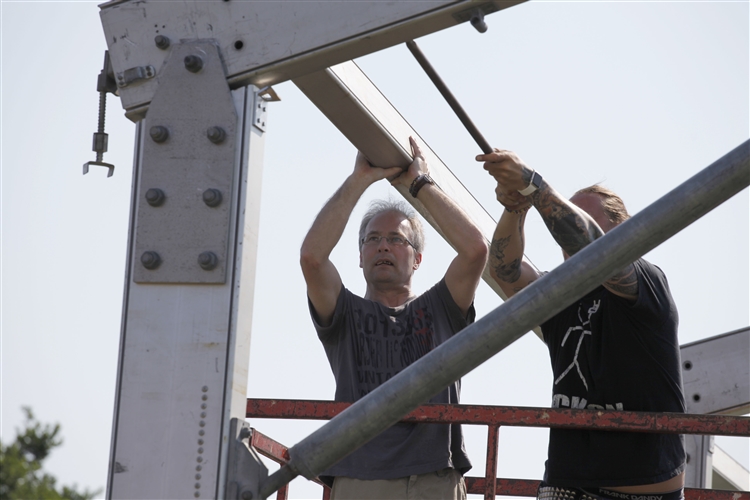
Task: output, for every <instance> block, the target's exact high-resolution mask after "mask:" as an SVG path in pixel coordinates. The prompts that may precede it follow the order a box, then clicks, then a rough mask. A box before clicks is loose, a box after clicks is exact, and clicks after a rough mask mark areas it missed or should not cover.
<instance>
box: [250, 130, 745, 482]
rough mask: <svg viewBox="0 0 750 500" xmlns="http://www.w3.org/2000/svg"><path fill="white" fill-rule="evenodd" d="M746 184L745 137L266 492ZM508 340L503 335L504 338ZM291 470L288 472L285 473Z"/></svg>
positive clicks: (345, 415) (433, 362) (386, 423)
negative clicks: (743, 140)
mask: <svg viewBox="0 0 750 500" xmlns="http://www.w3.org/2000/svg"><path fill="white" fill-rule="evenodd" d="M748 184H750V140H748V141H745V142H744V143H743V144H740V145H739V146H738V147H736V148H735V149H733V150H732V151H730V152H729V153H727V154H726V155H724V156H723V157H722V158H720V159H718V160H717V161H715V162H714V163H713V164H711V165H710V166H709V167H707V168H705V169H704V170H702V171H701V172H699V173H698V174H696V175H695V176H693V177H691V178H690V179H688V180H687V181H685V182H684V183H682V184H681V185H679V186H678V187H676V188H675V189H673V190H672V191H670V192H669V193H667V194H666V195H664V196H663V197H662V198H660V199H659V200H657V201H656V202H654V203H652V204H651V205H649V206H648V207H646V208H645V209H643V210H642V211H641V212H639V213H637V214H636V215H634V216H633V217H632V218H631V219H629V220H628V221H626V222H624V223H623V224H621V225H619V226H618V227H616V228H615V229H613V230H612V231H610V232H608V233H607V234H606V235H605V236H603V237H602V238H599V239H598V240H596V241H595V242H593V243H592V244H590V245H588V246H587V247H585V248H584V249H583V250H581V251H580V252H578V253H577V254H576V255H574V256H573V257H571V258H570V259H568V260H567V261H565V262H564V263H563V264H561V265H560V266H559V267H557V268H556V269H555V270H553V271H552V272H550V273H549V274H546V275H545V276H543V277H542V278H540V279H539V280H537V281H535V282H534V283H532V284H531V285H529V286H528V287H526V288H525V289H524V290H522V291H521V292H519V293H518V294H516V295H515V296H514V297H513V299H512V300H508V301H507V302H505V303H504V304H502V305H500V306H499V307H497V308H496V309H495V310H493V311H491V312H490V313H488V314H487V315H486V316H484V317H483V318H481V319H480V320H478V321H477V322H475V323H474V324H472V325H470V326H468V327H467V328H465V329H464V330H463V331H462V332H461V333H460V334H459V335H455V336H454V337H452V338H451V339H449V340H448V341H446V342H444V343H443V344H441V345H440V346H438V347H437V348H436V349H434V350H432V351H431V352H429V353H428V354H426V355H425V356H424V357H422V358H421V359H419V360H417V361H416V362H414V363H413V364H411V365H410V366H409V367H407V368H406V369H404V370H402V371H401V372H400V373H399V374H398V375H396V376H395V377H393V378H392V379H390V380H389V381H388V382H386V383H385V384H383V385H381V386H380V387H378V388H377V389H375V390H374V391H372V392H371V393H370V394H368V395H367V396H365V397H364V398H362V399H360V400H359V401H357V402H356V403H354V404H353V405H352V406H350V407H349V408H348V409H347V410H345V411H344V412H342V413H341V414H340V415H338V416H337V417H335V418H334V419H332V420H330V421H329V422H328V423H326V424H324V425H323V426H322V427H320V428H319V429H318V430H316V431H315V432H313V433H312V434H310V435H309V436H307V437H306V438H304V439H303V440H302V441H300V442H299V443H297V444H296V445H295V446H293V447H292V448H291V449H290V450H289V453H290V456H291V462H290V465H289V466H286V467H284V468H282V469H281V470H280V471H277V472H276V473H274V474H272V475H271V476H269V478H268V481H267V483H266V484H265V485H264V486H263V489H262V491H263V492H264V493H265V492H268V491H269V490H270V489H271V488H273V487H274V486H276V485H277V484H278V483H277V481H278V480H279V479H281V480H283V479H284V478H285V477H288V476H289V475H290V474H293V475H294V474H302V475H304V476H305V477H308V478H310V477H315V476H317V475H318V474H319V473H320V472H322V471H323V470H325V469H326V468H328V467H330V466H331V465H333V464H334V463H336V462H337V461H339V460H340V459H341V458H343V457H344V456H346V455H347V454H348V453H351V452H352V451H353V450H355V449H357V448H358V447H359V446H361V445H363V444H364V443H366V442H367V441H369V440H370V439H372V438H373V437H375V436H377V435H378V434H379V433H380V432H382V431H383V430H385V429H387V428H388V427H390V426H391V425H393V424H394V423H395V422H397V421H398V420H399V419H400V418H401V417H402V416H403V415H405V414H407V413H409V412H410V411H411V410H413V409H414V408H416V407H417V406H419V404H421V403H422V402H424V401H427V400H428V399H429V398H430V397H431V396H432V395H433V394H435V393H437V392H438V391H439V390H440V389H441V388H443V387H444V386H445V385H447V384H449V383H450V382H451V381H453V380H456V379H458V378H460V377H461V376H463V375H465V374H466V373H468V372H469V371H471V370H472V369H474V368H475V367H477V366H479V365H480V364H481V363H483V362H484V361H486V360H487V359H489V358H490V357H491V356H493V355H494V354H495V353H496V352H499V351H500V350H502V349H503V348H504V347H506V346H507V345H508V344H509V343H511V342H512V341H513V340H515V339H517V338H519V337H521V336H522V335H523V334H524V333H525V332H526V331H528V329H529V328H531V326H532V325H536V324H539V323H540V322H543V321H545V320H547V319H548V318H550V317H552V316H553V315H554V314H556V313H557V312H559V311H561V310H562V309H563V308H565V307H566V306H567V305H568V304H569V303H571V302H572V301H574V300H576V298H577V297H581V296H583V295H585V294H586V293H587V292H588V291H590V290H592V289H594V288H596V286H598V285H599V284H600V283H601V282H602V281H603V280H605V279H606V278H607V276H609V275H611V273H612V272H614V271H615V270H617V269H621V268H622V267H623V266H625V265H627V264H628V263H629V262H633V261H634V260H636V259H637V258H638V257H639V256H641V255H643V254H645V253H647V252H648V251H650V250H652V249H653V248H655V247H656V246H658V245H659V244H660V243H662V242H664V241H666V240H667V239H669V238H670V237H672V236H673V235H675V234H676V233H677V232H679V231H681V230H682V229H684V228H685V227H687V226H688V225H690V224H691V223H693V222H695V221H696V220H698V219H699V218H700V217H702V216H703V215H705V214H706V213H708V212H709V211H711V210H713V209H714V208H716V207H717V206H718V205H720V204H721V203H723V202H724V201H726V200H727V199H729V198H730V197H732V196H734V195H735V194H737V193H739V192H740V191H741V190H743V189H745V188H746V187H747V186H748ZM508 340H510V342H509V341H508ZM282 471H283V472H282ZM290 471H291V472H290Z"/></svg>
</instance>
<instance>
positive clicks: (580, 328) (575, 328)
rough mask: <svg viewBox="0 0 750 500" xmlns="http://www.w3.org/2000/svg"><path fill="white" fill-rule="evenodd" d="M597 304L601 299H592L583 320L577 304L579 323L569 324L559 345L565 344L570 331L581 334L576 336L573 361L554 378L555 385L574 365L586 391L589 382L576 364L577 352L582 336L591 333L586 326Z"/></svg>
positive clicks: (589, 322) (596, 308) (579, 348)
mask: <svg viewBox="0 0 750 500" xmlns="http://www.w3.org/2000/svg"><path fill="white" fill-rule="evenodd" d="M599 304H601V300H595V301H594V303H593V304H592V305H591V307H590V308H589V310H588V311H587V313H588V316H587V318H586V321H584V320H583V318H582V317H581V306H580V305H579V306H578V321H579V322H580V323H581V324H580V325H579V326H571V327H570V328H568V331H567V332H565V336H564V337H563V339H562V343H560V347H563V346H565V342H566V341H567V340H568V336H570V334H571V333H572V332H581V336H580V337H578V345H577V346H576V352H575V354H574V355H573V361H572V362H571V363H570V364H569V365H568V367H567V368H566V369H565V371H564V372H562V374H561V375H560V376H559V377H557V378H556V379H555V385H557V384H558V383H559V382H560V381H561V380H562V379H563V378H565V375H567V374H568V372H569V371H570V370H572V369H573V367H574V366H575V367H576V371H578V376H579V377H581V381H582V382H583V385H584V387H586V390H587V391H588V390H589V384H588V383H586V377H584V376H583V373H581V365H579V364H578V352H579V351H580V350H581V344H582V343H583V339H584V337H585V336H586V335H591V330H589V329H587V328H586V327H588V326H589V325H590V324H591V316H593V315H594V313H596V311H597V310H598V309H599Z"/></svg>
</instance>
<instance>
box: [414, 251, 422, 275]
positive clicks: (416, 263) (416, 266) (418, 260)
mask: <svg viewBox="0 0 750 500" xmlns="http://www.w3.org/2000/svg"><path fill="white" fill-rule="evenodd" d="M421 263H422V254H421V253H417V254H416V255H415V256H414V266H413V268H414V270H415V271H416V270H417V269H419V264H421Z"/></svg>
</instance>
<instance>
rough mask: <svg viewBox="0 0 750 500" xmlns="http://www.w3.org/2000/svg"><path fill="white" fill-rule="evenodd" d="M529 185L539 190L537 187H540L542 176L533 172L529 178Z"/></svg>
mask: <svg viewBox="0 0 750 500" xmlns="http://www.w3.org/2000/svg"><path fill="white" fill-rule="evenodd" d="M531 183H532V184H533V185H534V186H535V187H536V188H537V189H539V187H540V186H541V185H542V176H541V175H540V174H539V172H536V171H535V172H534V175H532V176H531Z"/></svg>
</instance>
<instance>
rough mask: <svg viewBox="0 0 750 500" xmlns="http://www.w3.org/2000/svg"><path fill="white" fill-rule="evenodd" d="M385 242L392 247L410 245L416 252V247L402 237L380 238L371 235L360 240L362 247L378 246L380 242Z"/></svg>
mask: <svg viewBox="0 0 750 500" xmlns="http://www.w3.org/2000/svg"><path fill="white" fill-rule="evenodd" d="M383 239H384V240H385V241H386V242H388V244H389V245H393V246H403V245H411V247H412V248H413V249H414V250H416V249H417V247H415V246H414V244H413V243H412V242H411V241H409V240H407V239H406V238H404V237H403V236H380V235H377V234H371V235H370V236H367V237H366V238H364V239H362V244H363V245H379V244H380V240H383Z"/></svg>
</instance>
